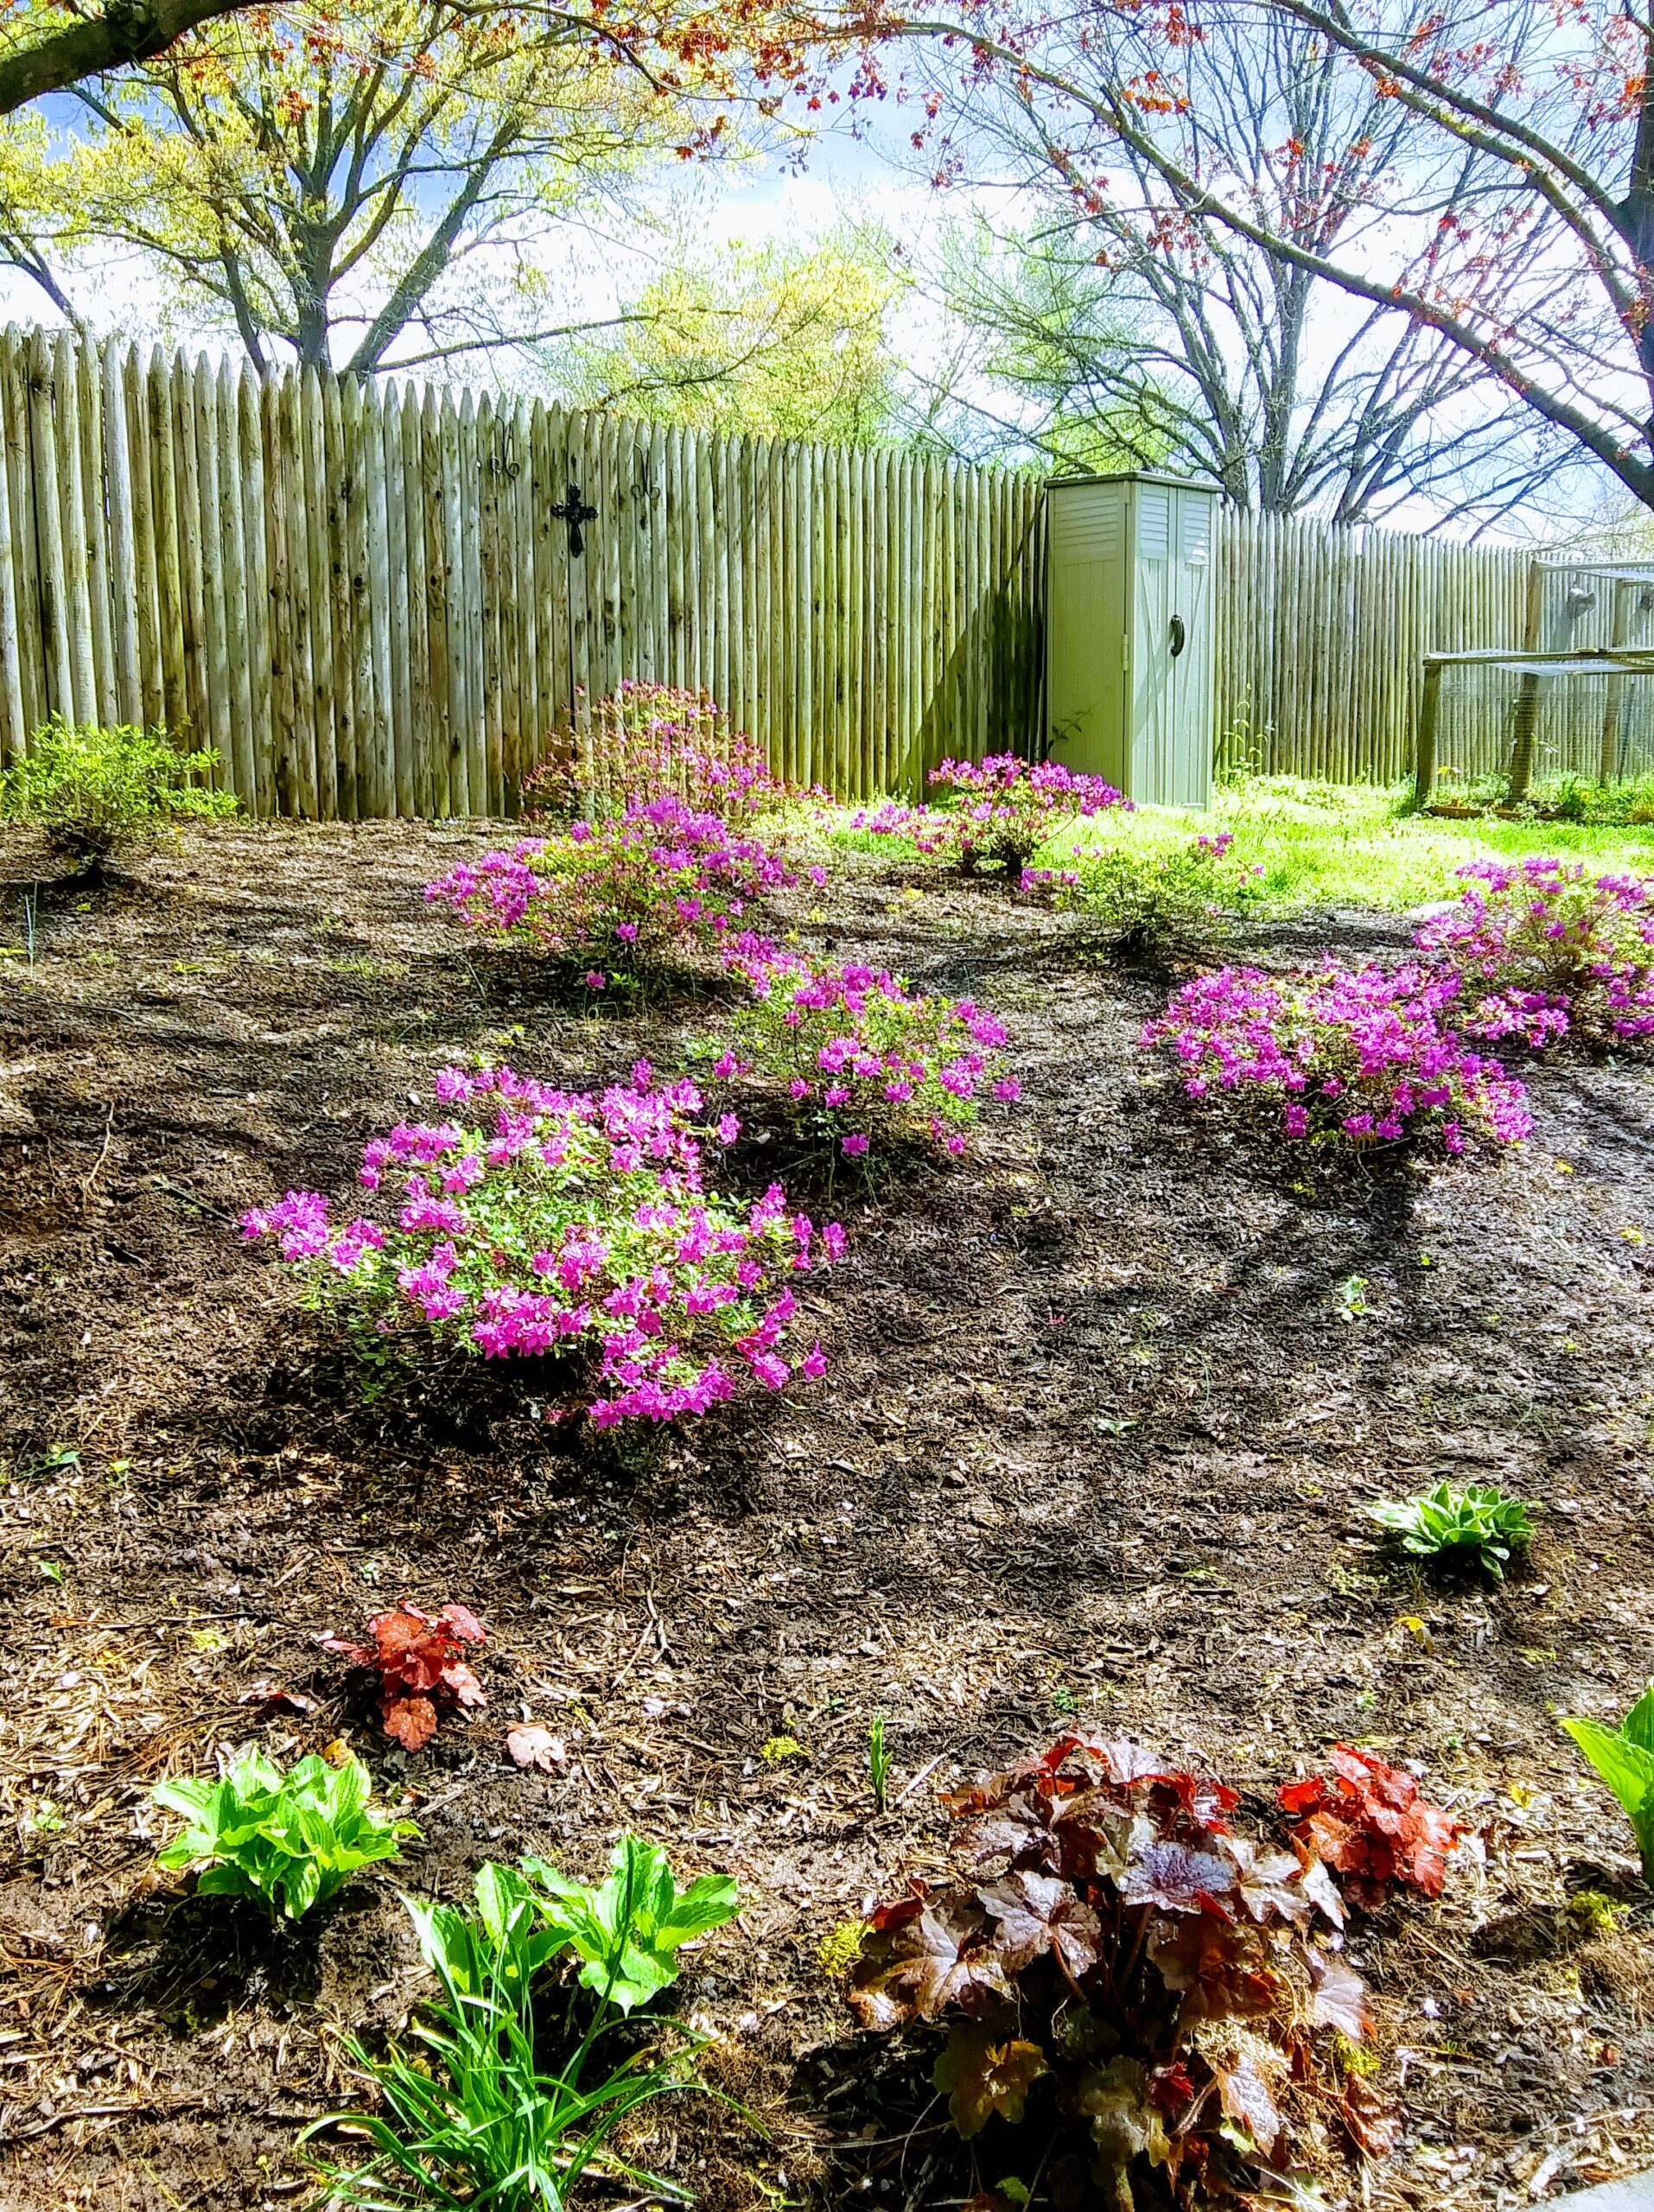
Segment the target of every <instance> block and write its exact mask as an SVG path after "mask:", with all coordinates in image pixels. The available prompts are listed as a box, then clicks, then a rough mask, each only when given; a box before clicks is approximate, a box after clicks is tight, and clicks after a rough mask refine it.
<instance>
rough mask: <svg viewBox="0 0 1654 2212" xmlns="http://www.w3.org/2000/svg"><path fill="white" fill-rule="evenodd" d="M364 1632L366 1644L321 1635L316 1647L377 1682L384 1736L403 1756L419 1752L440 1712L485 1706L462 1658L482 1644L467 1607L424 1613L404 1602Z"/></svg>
mask: <svg viewBox="0 0 1654 2212" xmlns="http://www.w3.org/2000/svg"><path fill="white" fill-rule="evenodd" d="M367 1633H368V1637H369V1638H370V1641H369V1642H367V1643H351V1642H349V1641H348V1639H347V1638H346V1637H338V1636H324V1637H322V1639H321V1648H322V1649H323V1650H324V1651H336V1652H338V1653H339V1654H340V1656H341V1657H342V1658H346V1659H348V1660H349V1662H350V1663H351V1665H352V1666H353V1667H361V1668H364V1669H366V1671H367V1672H368V1673H369V1674H371V1675H375V1676H376V1677H377V1678H378V1681H379V1715H380V1718H381V1719H383V1721H384V1723H385V1734H386V1735H387V1736H392V1737H394V1738H396V1740H397V1742H398V1744H401V1745H404V1747H405V1749H407V1750H408V1751H423V1748H424V1746H425V1745H427V1744H428V1743H429V1741H430V1739H431V1738H432V1737H433V1736H434V1735H435V1734H436V1722H437V1719H438V1717H439V1713H438V1708H439V1707H456V1706H458V1707H465V1708H466V1709H467V1710H473V1709H474V1708H475V1707H478V1706H480V1705H483V1704H486V1702H487V1700H486V1699H485V1698H484V1696H483V1694H482V1685H481V1683H480V1681H478V1680H477V1678H476V1676H475V1675H474V1674H473V1673H472V1671H471V1669H470V1668H469V1667H468V1665H467V1664H466V1662H465V1660H464V1658H463V1657H462V1656H461V1654H462V1653H463V1652H464V1650H465V1648H466V1646H467V1645H468V1644H471V1643H486V1642H487V1632H486V1631H485V1630H484V1628H483V1625H482V1623H481V1622H480V1620H479V1619H478V1618H477V1617H476V1615H475V1614H474V1612H473V1611H471V1610H470V1608H469V1606H467V1605H444V1606H443V1607H442V1611H440V1612H436V1613H423V1612H421V1611H420V1610H419V1608H418V1606H417V1605H410V1604H409V1603H408V1601H407V1599H405V1598H404V1599H399V1600H398V1603H397V1604H396V1605H393V1606H392V1607H391V1611H389V1612H388V1613H376V1614H375V1615H374V1617H373V1618H372V1620H371V1621H369V1623H368V1624H367Z"/></svg>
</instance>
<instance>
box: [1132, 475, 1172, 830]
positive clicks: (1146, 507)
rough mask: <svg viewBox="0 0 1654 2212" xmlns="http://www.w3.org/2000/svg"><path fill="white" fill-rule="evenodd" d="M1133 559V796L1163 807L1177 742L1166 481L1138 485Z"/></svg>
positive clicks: (1169, 506)
mask: <svg viewBox="0 0 1654 2212" xmlns="http://www.w3.org/2000/svg"><path fill="white" fill-rule="evenodd" d="M1178 497H1179V495H1178V493H1176V492H1175V491H1174V490H1173V488H1172V487H1171V486H1170V485H1167V484H1139V485H1137V486H1136V502H1137V532H1136V535H1137V560H1136V570H1135V575H1134V582H1133V586H1132V618H1133V619H1132V640H1131V706H1132V713H1131V721H1132V744H1131V781H1130V782H1129V784H1128V785H1126V789H1127V790H1128V791H1129V792H1130V794H1131V796H1132V798H1137V799H1142V800H1144V801H1146V802H1147V803H1148V804H1149V805H1151V806H1163V805H1165V804H1167V801H1168V800H1169V799H1170V798H1171V796H1172V792H1171V784H1172V781H1173V769H1172V762H1173V760H1174V756H1175V751H1176V744H1177V728H1176V691H1175V687H1174V673H1175V666H1176V664H1175V663H1174V660H1173V658H1172V653H1171V644H1170V639H1171V620H1172V615H1173V613H1174V607H1173V600H1174V584H1175V580H1176V577H1177V575H1178V571H1179V567H1180V563H1179V562H1178V561H1177V558H1176V553H1177V527H1178V512H1177V500H1178Z"/></svg>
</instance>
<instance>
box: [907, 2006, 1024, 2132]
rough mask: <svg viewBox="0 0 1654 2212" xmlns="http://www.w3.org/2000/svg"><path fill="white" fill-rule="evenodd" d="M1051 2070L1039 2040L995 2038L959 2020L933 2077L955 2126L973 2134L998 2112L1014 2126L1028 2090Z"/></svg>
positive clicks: (983, 2029) (953, 2028) (949, 2034)
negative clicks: (1037, 2041)
mask: <svg viewBox="0 0 1654 2212" xmlns="http://www.w3.org/2000/svg"><path fill="white" fill-rule="evenodd" d="M1050 2071H1051V2069H1050V2067H1049V2066H1048V2065H1047V2064H1046V2056H1045V2053H1044V2052H1043V2051H1042V2050H1040V2046H1039V2044H1037V2043H1024V2042H1021V2041H1019V2040H1018V2039H1017V2038H1016V2037H1010V2038H1008V2039H1007V2038H1004V2037H996V2035H995V2034H994V2033H993V2032H992V2031H991V2030H989V2029H987V2028H977V2027H971V2026H970V2025H968V2024H966V2023H964V2022H963V2021H961V2022H957V2023H956V2024H955V2025H954V2026H953V2027H951V2029H950V2030H949V2031H948V2040H947V2048H946V2049H945V2050H944V2051H943V2053H942V2056H940V2057H939V2058H938V2060H937V2062H936V2070H935V2072H934V2074H933V2075H932V2080H933V2081H934V2082H935V2084H936V2086H937V2088H938V2089H940V2090H941V2092H942V2094H943V2095H944V2096H945V2097H946V2099H947V2101H948V2114H949V2117H950V2118H951V2120H952V2122H953V2125H954V2126H955V2127H956V2128H957V2130H958V2132H959V2133H960V2134H961V2135H963V2136H965V2137H966V2138H969V2137H970V2136H972V2135H980V2134H981V2133H982V2131H983V2128H984V2127H986V2126H987V2125H988V2123H989V2120H992V2119H994V2118H995V2117H996V2116H997V2117H998V2118H999V2119H1001V2120H1005V2121H1007V2122H1008V2124H1009V2125H1010V2126H1013V2127H1015V2126H1017V2125H1018V2123H1019V2122H1020V2121H1021V2119H1022V2117H1023V2113H1024V2111H1025V2110H1026V2107H1027V2095H1028V2091H1029V2090H1030V2089H1031V2088H1033V2087H1034V2083H1035V2082H1037V2081H1039V2080H1040V2077H1041V2076H1042V2075H1046V2074H1049V2073H1050Z"/></svg>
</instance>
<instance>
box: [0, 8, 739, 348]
mask: <svg viewBox="0 0 1654 2212" xmlns="http://www.w3.org/2000/svg"><path fill="white" fill-rule="evenodd" d="M612 20H613V22H614V33H613V35H607V34H605V33H604V32H602V31H601V29H595V17H594V16H591V15H590V14H588V13H586V12H584V11H582V10H580V9H578V8H576V9H575V10H569V11H562V10H559V11H556V12H553V11H551V10H545V11H536V10H524V9H521V8H519V7H515V6H512V5H508V4H506V0H345V4H341V5H339V6H337V7H335V8H333V9H330V10H328V12H327V13H326V14H324V15H319V16H312V17H309V18H306V19H305V20H304V21H303V22H297V23H296V22H294V21H292V20H290V19H289V17H288V16H285V15H283V14H282V13H280V12H277V11H274V10H269V11H266V10H258V11H256V12H253V13H250V14H247V15H245V16H234V17H231V18H227V19H226V20H225V21H223V22H216V23H213V24H212V25H210V26H208V27H207V28H205V29H202V30H200V31H199V32H197V33H195V34H194V35H192V36H190V37H189V38H188V39H185V40H183V41H180V42H179V43H178V44H176V45H175V46H173V47H171V48H169V50H168V51H167V52H166V53H165V54H162V55H160V56H159V57H158V58H157V59H156V60H152V61H149V62H148V63H146V64H145V65H143V67H139V68H137V69H134V70H131V71H129V72H127V73H124V74H122V75H120V76H119V77H118V78H114V79H103V80H100V81H99V83H97V84H95V85H82V86H78V87H77V88H76V92H75V97H76V99H78V100H79V102H80V105H81V107H82V110H83V111H84V120H85V125H86V132H85V135H84V136H77V137H73V138H70V139H68V140H67V141H64V140H58V141H56V142H54V143H50V144H48V143H45V142H43V141H41V139H40V138H39V137H38V136H30V135H28V134H27V133H26V132H25V131H24V130H22V129H20V127H19V126H17V125H11V126H10V127H9V130H10V136H9V137H8V138H7V139H6V147H5V151H4V152H3V153H0V185H9V187H10V195H9V206H8V207H7V208H6V210H5V211H4V212H3V213H0V230H8V231H10V233H11V235H12V240H13V254H12V257H13V259H14V260H16V261H18V262H19V264H20V265H25V266H27V265H29V262H28V260H27V259H26V258H25V255H27V254H32V255H33V256H34V257H35V259H36V260H38V261H40V262H42V263H48V262H50V263H55V264H57V265H59V266H61V264H62V262H63V259H64V258H65V257H73V255H74V254H75V253H76V252H77V251H84V250H91V251H98V252H100V253H103V254H105V256H106V254H107V251H108V249H109V248H110V247H111V245H112V246H117V247H126V248H129V249H131V250H133V251H136V252H137V254H139V255H140V256H142V257H143V258H144V259H146V260H147V261H149V263H151V264H153V265H154V266H155V267H156V269H157V270H159V271H160V272H161V273H162V277H163V278H164V280H165V283H166V285H167V288H168V290H169V295H170V296H171V299H172V300H173V301H174V302H175V305H176V308H177V310H178V314H179V316H180V318H181V320H184V321H189V322H191V323H193V324H194V326H195V327H200V328H220V329H224V328H232V329H233V330H234V331H235V332H236V333H237V334H239V337H240V340H241V342H242V344H243V345H244V346H245V348H246V351H247V353H248V355H249V357H250V358H251V359H252V360H253V362H254V363H255V364H256V365H259V366H261V367H262V366H263V365H265V364H266V363H267V362H268V361H270V360H272V359H274V360H280V359H283V358H285V357H287V356H289V355H290V356H291V357H292V358H294V359H297V360H298V361H300V362H302V363H311V362H314V363H316V364H318V365H326V364H328V363H329V362H331V363H333V364H334V365H338V366H347V367H349V368H351V369H353V370H356V371H359V372H372V371H375V370H378V369H380V368H383V367H385V366H386V365H388V363H389V362H390V360H391V358H392V356H393V354H394V355H395V357H396V358H397V359H398V360H399V361H400V363H401V364H402V365H409V364H410V363H411V362H412V361H415V360H423V361H428V360H430V359H438V358H444V357H446V356H448V355H449V354H452V353H463V352H467V351H470V350H474V349H475V348H479V347H483V346H490V345H495V344H500V343H506V342H512V340H518V339H520V338H522V337H524V336H525V335H526V336H536V335H545V334H548V332H547V329H546V325H547V323H548V320H549V319H550V316H551V315H552V310H551V309H550V307H549V305H548V301H547V297H546V293H547V281H546V277H545V272H544V268H543V266H542V265H541V264H540V262H539V260H538V258H537V257H535V255H534V254H533V253H532V252H531V251H529V250H528V249H529V247H530V246H531V245H532V243H533V242H534V241H535V240H536V239H543V238H544V233H545V231H546V228H547V226H548V225H549V224H550V223H551V222H553V221H554V220H556V219H559V218H563V217H568V216H570V215H572V214H575V213H579V212H582V211H589V210H590V209H591V208H592V207H594V205H595V203H596V202H597V201H599V200H601V198H602V197H603V195H604V194H608V193H610V192H612V191H614V189H615V188H617V186H618V184H619V182H620V180H621V179H622V178H624V177H625V176H627V175H629V174H631V173H632V172H633V171H635V170H636V169H637V168H639V166H640V165H641V164H643V163H644V162H647V161H648V160H649V159H650V158H651V157H652V156H657V155H659V154H662V153H665V152H666V151H668V150H670V149H673V148H681V147H685V146H692V145H693V144H694V143H696V141H697V124H696V123H695V122H694V120H693V119H692V118H691V117H690V113H689V111H688V109H687V107H686V105H685V95H686V94H687V93H688V92H690V91H692V90H697V89H705V90H717V89H719V88H720V87H722V86H724V85H726V84H727V82H728V77H727V71H726V66H725V64H724V62H723V61H722V60H720V61H719V62H718V63H717V65H716V68H706V67H701V66H700V65H699V64H698V63H697V61H696V60H695V59H694V58H693V53H694V49H693V47H692V46H691V48H690V52H691V58H690V60H688V61H687V62H685V61H682V60H678V61H674V60H672V57H671V54H670V53H669V52H668V53H663V51H662V49H661V48H660V45H659V41H658V38H657V37H656V36H655V35H653V34H652V32H646V30H645V29H641V28H639V25H638V24H637V23H636V22H634V21H633V20H632V19H630V18H627V19H624V20H623V19H622V18H621V17H620V16H614V18H613V19H612ZM661 20H662V22H668V21H670V20H671V18H667V17H665V16H663V18H662V19H661ZM702 135H703V137H704V138H706V139H708V140H710V139H713V138H716V137H717V136H718V135H719V134H718V132H717V130H716V125H714V126H711V127H709V130H707V131H706V132H705V133H703V134H702ZM557 327H563V324H562V323H561V322H559V323H558V325H557Z"/></svg>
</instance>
